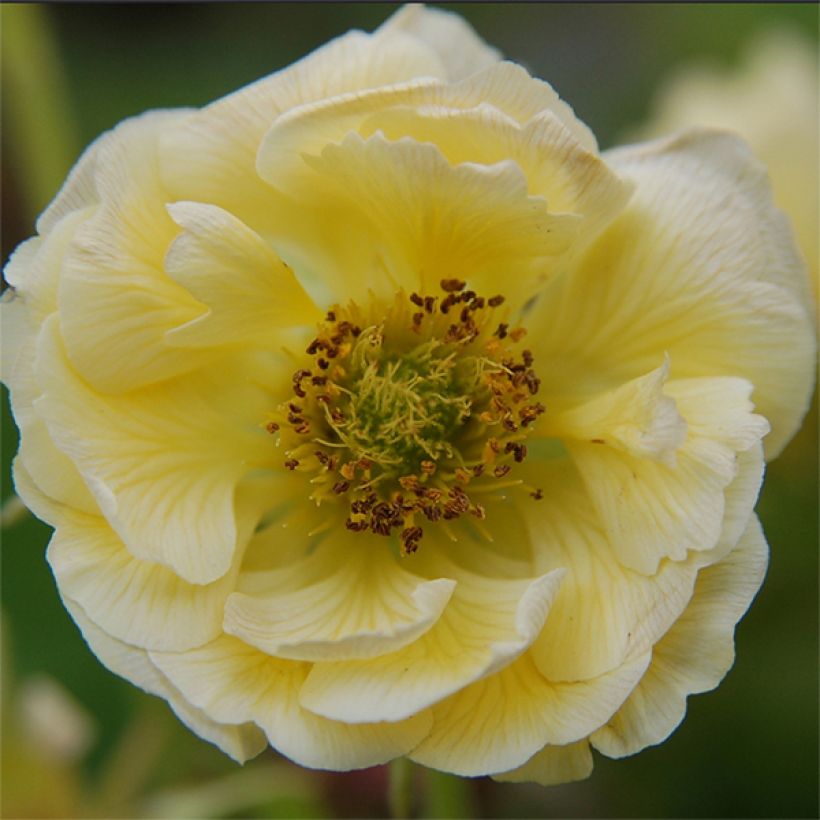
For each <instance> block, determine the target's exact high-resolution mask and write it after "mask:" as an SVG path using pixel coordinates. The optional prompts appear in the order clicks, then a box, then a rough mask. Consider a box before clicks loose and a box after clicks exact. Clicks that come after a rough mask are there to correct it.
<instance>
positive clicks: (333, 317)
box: [325, 310, 336, 322]
mask: <svg viewBox="0 0 820 820" xmlns="http://www.w3.org/2000/svg"><path fill="white" fill-rule="evenodd" d="M325 319H326V320H327V321H328V322H335V321H336V314H335V313H334V312H333V311H332V310H329V311H328V312H327V316H325Z"/></svg>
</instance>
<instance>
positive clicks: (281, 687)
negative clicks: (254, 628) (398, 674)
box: [151, 636, 431, 771]
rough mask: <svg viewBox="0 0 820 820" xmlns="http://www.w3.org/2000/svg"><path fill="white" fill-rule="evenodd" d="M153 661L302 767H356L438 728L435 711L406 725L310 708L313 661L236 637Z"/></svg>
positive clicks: (222, 717)
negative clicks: (306, 692)
mask: <svg viewBox="0 0 820 820" xmlns="http://www.w3.org/2000/svg"><path fill="white" fill-rule="evenodd" d="M151 659H152V661H153V662H154V663H155V664H156V665H157V666H158V667H159V669H160V670H161V671H162V672H163V673H164V674H165V675H167V676H168V678H169V679H170V680H171V681H172V682H173V684H174V685H175V686H176V687H178V689H179V690H180V691H181V692H182V693H183V694H184V696H185V697H186V698H187V699H188V700H189V701H190V702H191V703H192V704H194V705H195V706H196V707H198V708H199V709H202V710H203V711H204V712H206V713H207V714H208V715H210V716H211V717H212V718H213V719H214V720H218V721H221V722H225V723H244V722H246V721H249V720H252V721H253V722H254V723H256V724H257V725H258V726H260V727H262V729H264V731H265V733H266V734H267V736H268V739H269V740H270V743H271V745H272V746H274V747H275V748H276V749H277V750H278V751H280V752H281V753H282V754H284V755H286V756H287V757H289V758H291V759H292V760H295V761H296V762H297V763H299V764H300V765H302V766H308V767H310V768H315V769H334V770H336V771H349V770H350V769H361V768H365V767H367V766H376V765H379V764H381V763H386V762H387V761H388V760H392V759H393V758H394V757H400V756H402V755H404V754H407V752H409V751H410V750H411V749H412V748H414V747H415V746H416V745H418V743H419V741H420V740H421V739H422V738H423V737H424V736H425V735H426V734H427V732H428V731H429V729H430V724H431V716H430V713H429V712H421V713H419V714H417V715H414V716H413V717H412V718H410V719H409V720H405V721H401V722H398V723H358V724H352V725H351V724H345V723H340V722H336V721H332V720H327V719H325V718H322V717H319V716H317V715H314V714H312V713H311V712H308V711H307V710H306V709H303V708H302V707H301V706H300V705H299V690H300V689H301V687H302V684H303V683H304V680H305V677H306V676H307V674H308V671H309V665H308V664H305V663H300V662H297V661H286V660H279V659H277V658H271V657H270V656H269V655H265V654H263V653H262V652H259V651H258V650H256V649H254V648H253V647H250V646H248V645H247V644H244V643H242V642H241V641H239V640H237V639H236V638H231V637H228V636H225V637H222V638H218V639H217V640H216V641H214V642H212V643H210V644H207V645H206V646H203V647H201V648H199V649H194V650H191V651H189V652H183V653H159V652H152V653H151Z"/></svg>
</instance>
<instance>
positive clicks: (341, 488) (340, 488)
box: [333, 481, 350, 495]
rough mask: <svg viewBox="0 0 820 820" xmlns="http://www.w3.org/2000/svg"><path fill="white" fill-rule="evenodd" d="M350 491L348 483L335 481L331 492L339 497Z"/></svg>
mask: <svg viewBox="0 0 820 820" xmlns="http://www.w3.org/2000/svg"><path fill="white" fill-rule="evenodd" d="M349 489H350V482H349V481H337V482H336V483H335V484H334V485H333V492H334V493H336V494H337V495H341V494H342V493H346V492H347V491H348V490H349Z"/></svg>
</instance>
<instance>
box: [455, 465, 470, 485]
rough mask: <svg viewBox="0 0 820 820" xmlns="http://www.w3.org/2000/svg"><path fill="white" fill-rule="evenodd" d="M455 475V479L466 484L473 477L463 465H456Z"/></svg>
mask: <svg viewBox="0 0 820 820" xmlns="http://www.w3.org/2000/svg"><path fill="white" fill-rule="evenodd" d="M455 476H456V481H460V482H461V483H462V484H467V482H468V481H469V480H470V479H471V478H472V477H473V474H472V473H471V472H470V471H469V470H465V469H464V468H463V467H456V469H455Z"/></svg>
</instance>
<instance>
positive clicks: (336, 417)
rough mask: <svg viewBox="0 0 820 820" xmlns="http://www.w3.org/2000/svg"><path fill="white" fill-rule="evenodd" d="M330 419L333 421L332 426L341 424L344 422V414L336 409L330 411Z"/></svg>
mask: <svg viewBox="0 0 820 820" xmlns="http://www.w3.org/2000/svg"><path fill="white" fill-rule="evenodd" d="M330 418H331V419H333V423H334V424H341V423H342V422H343V421H344V420H345V417H344V413H342V411H341V410H339V408H338V407H332V408H331V409H330Z"/></svg>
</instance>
